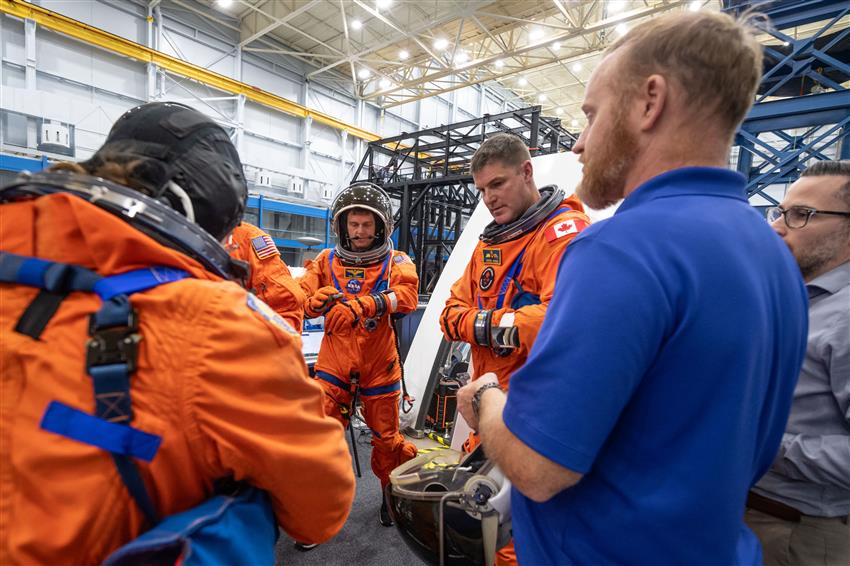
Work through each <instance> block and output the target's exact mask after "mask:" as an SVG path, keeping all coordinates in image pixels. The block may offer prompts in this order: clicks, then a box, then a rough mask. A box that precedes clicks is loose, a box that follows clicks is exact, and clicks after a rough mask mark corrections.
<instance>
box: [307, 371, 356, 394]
mask: <svg viewBox="0 0 850 566" xmlns="http://www.w3.org/2000/svg"><path fill="white" fill-rule="evenodd" d="M316 377H318V378H319V379H321V380H322V381H327V382H328V383H330V384H331V385H336V386H337V387H339V388H340V389H344V390H346V391H349V392H350V391H351V383H348V382H345V381H343V380H341V379H340V378H338V377H337V376H335V375H331V374H329V373H328V372H326V371H322V370H316Z"/></svg>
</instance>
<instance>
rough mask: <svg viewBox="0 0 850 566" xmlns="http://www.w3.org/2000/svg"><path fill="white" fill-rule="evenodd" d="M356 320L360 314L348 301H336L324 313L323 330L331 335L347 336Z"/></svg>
mask: <svg viewBox="0 0 850 566" xmlns="http://www.w3.org/2000/svg"><path fill="white" fill-rule="evenodd" d="M355 304H356V303H355ZM358 322H360V316H359V315H358V314H357V312H356V311H355V308H354V307H353V306H352V305H351V304H350V303H349V302H343V303H338V304H336V305H334V306H333V307H332V308H331V310H329V311H328V313H327V314H326V315H325V332H326V333H327V334H330V335H332V336H348V335H349V334H351V330H352V329H353V328H354V326H355V325H357V323H358Z"/></svg>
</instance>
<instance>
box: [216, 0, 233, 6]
mask: <svg viewBox="0 0 850 566" xmlns="http://www.w3.org/2000/svg"><path fill="white" fill-rule="evenodd" d="M218 6H219V8H230V7H231V6H233V0H218Z"/></svg>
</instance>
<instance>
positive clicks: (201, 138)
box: [83, 102, 248, 240]
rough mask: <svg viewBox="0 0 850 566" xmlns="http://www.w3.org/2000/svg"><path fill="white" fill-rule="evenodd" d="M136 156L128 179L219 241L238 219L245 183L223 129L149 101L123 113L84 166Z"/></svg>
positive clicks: (183, 109)
mask: <svg viewBox="0 0 850 566" xmlns="http://www.w3.org/2000/svg"><path fill="white" fill-rule="evenodd" d="M131 160H132V161H135V160H139V161H140V163H139V165H137V166H136V167H135V168H134V169H133V172H132V177H131V178H129V179H128V182H127V184H128V185H129V186H130V187H131V188H134V189H136V190H139V191H141V192H144V193H145V194H147V195H150V196H151V197H153V198H155V199H158V200H162V201H165V202H167V203H168V205H169V206H171V208H173V209H175V210H177V211H179V212H182V213H183V215H184V216H187V217H188V218H189V219H190V220H194V221H195V222H196V223H197V224H199V225H200V226H201V227H202V228H204V229H205V230H206V231H207V232H209V233H210V234H211V235H213V236H214V237H215V238H216V239H217V240H222V239H223V238H224V237H225V236H227V234H229V233H230V231H231V230H233V228H234V227H235V226H236V225H237V224H238V223H239V221H240V220H241V219H242V214H243V212H244V211H245V201H246V199H247V198H248V187H247V185H246V184H245V175H244V172H243V171H242V162H241V161H240V160H239V154H238V153H237V152H236V148H235V147H234V146H233V143H232V142H231V141H230V137H229V136H228V135H227V132H225V131H224V129H223V128H222V127H221V126H219V125H218V124H216V123H215V122H214V121H213V120H212V119H211V118H209V117H208V116H206V115H205V114H203V113H201V112H199V111H197V110H195V109H193V108H190V107H188V106H186V105H184V104H179V103H176V102H151V103H149V104H142V105H141V106H137V107H135V108H133V109H131V110H129V111H127V112H125V113H124V115H123V116H121V117H120V118H118V121H117V122H115V124H114V125H113V126H112V130H110V132H109V135H108V136H107V138H106V142H105V143H104V144H103V146H102V147H101V148H100V149H98V150H97V152H96V153H95V154H94V155H93V156H92V157H91V158H90V159H89V160H88V162H87V164H83V165H84V166H91V167H93V168H96V166H97V165H98V164H99V163H103V162H107V161H118V162H122V161H123V162H125V163H126V162H128V161H131Z"/></svg>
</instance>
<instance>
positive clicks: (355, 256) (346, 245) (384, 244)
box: [331, 182, 393, 265]
mask: <svg viewBox="0 0 850 566" xmlns="http://www.w3.org/2000/svg"><path fill="white" fill-rule="evenodd" d="M355 208H362V209H365V210H368V211H369V212H372V213H374V215H375V224H376V230H375V241H374V242H373V243H372V246H371V247H370V248H369V249H367V250H365V251H355V250H354V248H352V246H351V240H349V238H348V227H347V224H348V212H349V211H351V210H352V209H355ZM331 214H332V216H333V229H334V233H335V234H336V237H337V242H338V243H337V245H336V254H337V255H338V256H339V257H340V259H341V260H342V261H343V262H345V263H354V264H358V265H369V264H372V263H377V262H379V261H383V260H384V258H386V257H387V254H389V253H390V251H391V250H392V241H391V240H390V235H391V234H392V232H393V207H392V204H391V203H390V197H388V196H387V193H385V192H384V190H383V189H382V188H381V187H379V186H378V185H375V184H373V183H367V182H359V183H354V184H353V185H350V186H348V187H346V188H345V189H343V190H342V191H340V193H339V194H338V195H337V197H336V198H335V199H334V202H333V205H332V206H331Z"/></svg>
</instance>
